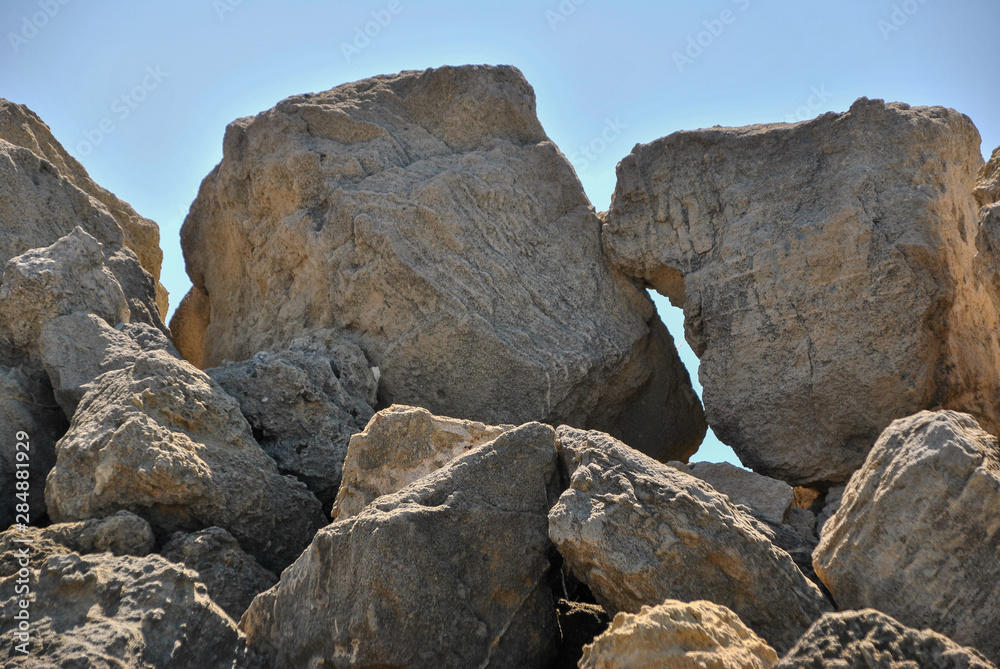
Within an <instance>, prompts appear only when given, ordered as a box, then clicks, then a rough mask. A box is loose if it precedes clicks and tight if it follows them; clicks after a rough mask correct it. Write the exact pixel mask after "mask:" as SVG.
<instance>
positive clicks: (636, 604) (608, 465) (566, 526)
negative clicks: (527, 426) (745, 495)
mask: <svg viewBox="0 0 1000 669" xmlns="http://www.w3.org/2000/svg"><path fill="white" fill-rule="evenodd" d="M558 442H559V446H560V449H561V452H560V458H561V461H562V464H563V467H564V468H565V470H566V471H567V472H569V475H570V488H569V490H567V491H566V492H564V493H563V494H562V496H561V497H560V498H559V502H558V503H557V504H556V505H555V506H554V507H553V508H552V511H551V512H550V513H549V536H550V537H551V538H552V541H553V543H554V544H555V545H556V548H557V549H558V550H559V552H560V553H561V554H562V556H563V558H564V559H565V560H566V564H567V565H568V567H569V568H570V569H571V570H572V572H573V574H574V575H576V576H577V577H578V578H579V579H580V580H582V581H583V582H584V583H586V584H587V585H588V586H589V587H590V589H591V590H592V591H593V593H594V596H595V597H596V598H597V600H598V602H599V603H601V604H602V605H603V606H604V607H605V609H607V610H608V611H609V612H610V613H615V612H619V611H626V612H630V613H637V612H639V610H640V609H641V608H642V607H643V606H647V605H648V606H652V605H655V604H657V603H660V602H662V601H663V600H665V599H680V600H683V601H693V600H696V599H707V600H710V601H713V602H716V603H718V604H721V605H723V606H726V607H728V608H730V609H732V610H733V611H734V612H736V614H737V615H739V617H740V618H741V619H742V620H743V621H744V622H745V623H746V624H747V625H748V626H750V628H751V629H753V630H754V631H755V632H757V634H760V635H761V636H762V637H764V638H765V639H766V640H767V641H768V643H770V644H771V645H772V646H774V647H775V648H776V649H777V650H779V651H784V650H787V649H788V648H790V647H791V646H792V645H793V644H794V643H795V641H796V640H797V639H798V637H799V636H800V635H801V634H802V633H803V632H804V631H805V630H806V629H807V628H808V627H809V625H810V624H812V622H813V621H814V620H815V619H816V618H818V617H819V616H820V615H822V614H823V613H824V612H825V611H828V610H830V606H829V605H828V604H827V602H826V601H825V599H824V598H823V595H822V593H821V592H820V591H819V589H818V588H817V587H816V586H815V585H813V584H812V583H810V582H809V581H808V580H807V579H806V578H805V577H804V576H803V574H802V572H801V571H799V569H798V568H797V567H796V566H795V564H794V563H793V562H792V558H791V557H789V555H788V553H786V552H785V551H783V550H780V549H779V548H777V547H776V546H774V545H773V544H772V543H771V541H769V540H768V538H767V537H765V536H764V535H763V534H761V533H760V532H759V531H758V530H757V529H756V528H755V524H754V521H753V520H752V519H750V518H749V517H748V516H747V515H746V514H744V513H743V512H742V511H740V510H739V509H737V508H736V507H735V506H733V504H732V503H731V502H730V501H729V499H728V498H727V497H725V496H724V495H721V494H719V493H718V492H716V491H715V490H714V489H713V488H712V487H711V486H709V485H708V484H706V483H704V482H702V481H700V480H698V479H696V478H694V477H693V476H690V475H688V474H684V473H682V472H679V471H677V470H676V469H674V468H673V467H669V466H667V465H664V464H661V463H658V462H656V461H654V460H652V459H650V458H648V457H646V456H644V455H642V454H641V453H639V452H637V451H635V450H633V449H631V448H629V447H628V446H626V445H625V444H622V443H621V442H618V441H617V440H615V439H613V438H611V437H609V436H608V435H606V434H602V433H600V432H584V431H581V430H576V429H573V428H567V427H560V428H559V431H558Z"/></svg>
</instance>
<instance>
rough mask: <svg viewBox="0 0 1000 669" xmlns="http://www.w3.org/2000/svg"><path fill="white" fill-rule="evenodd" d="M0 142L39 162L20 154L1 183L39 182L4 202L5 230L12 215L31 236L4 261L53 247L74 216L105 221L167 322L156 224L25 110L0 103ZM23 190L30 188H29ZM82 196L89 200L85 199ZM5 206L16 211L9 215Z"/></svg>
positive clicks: (0, 214) (3, 253)
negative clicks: (145, 278)
mask: <svg viewBox="0 0 1000 669" xmlns="http://www.w3.org/2000/svg"><path fill="white" fill-rule="evenodd" d="M0 140H3V141H5V142H6V143H9V144H11V145H13V147H20V148H22V149H26V150H27V152H30V153H31V154H33V155H34V158H29V157H28V156H27V155H26V152H17V153H18V154H19V156H18V159H17V160H14V161H11V163H10V164H8V165H6V166H5V167H6V169H0V173H5V174H4V177H3V178H0V183H2V182H4V181H6V182H7V183H8V184H9V183H12V181H13V179H12V177H13V176H14V175H20V176H22V177H25V176H26V177H28V178H29V179H30V178H31V177H35V178H34V179H31V182H32V183H31V187H28V188H25V189H23V190H21V189H9V190H8V194H10V193H11V191H13V192H14V193H18V194H24V193H28V194H29V195H28V197H27V198H23V199H21V198H11V199H6V200H5V199H4V198H0V202H2V203H3V204H0V220H2V221H3V223H4V225H3V226H2V227H4V228H6V227H7V224H8V220H7V219H8V214H11V215H19V216H20V218H21V221H20V222H17V223H16V225H17V226H18V228H17V235H14V237H15V238H16V237H17V236H20V235H21V234H23V233H25V232H27V233H28V234H29V235H31V236H32V239H31V241H30V242H28V241H27V239H25V240H24V242H22V243H21V244H20V245H15V247H14V250H10V249H8V248H7V244H8V243H9V242H10V241H13V240H11V239H10V238H8V239H6V240H2V241H0V249H2V250H0V260H2V261H6V260H7V258H10V257H12V256H14V255H19V254H20V253H23V252H24V251H26V250H28V249H29V248H37V247H40V246H48V245H49V244H51V243H52V242H54V241H55V240H56V239H57V238H58V237H62V236H63V235H65V234H66V233H68V232H69V231H70V230H72V229H73V226H74V225H76V224H77V223H74V224H73V225H71V226H70V227H69V228H65V227H59V226H60V224H62V222H63V221H65V220H66V219H72V217H73V216H74V215H75V214H79V213H84V216H82V217H81V218H83V219H85V218H91V219H92V220H94V219H97V218H102V219H104V221H105V222H102V223H100V224H99V226H98V229H107V230H108V232H109V236H110V237H113V238H114V239H115V240H116V241H118V242H119V243H120V244H121V245H123V246H124V247H125V248H127V249H129V251H131V252H132V253H133V254H134V255H135V257H136V260H137V261H138V262H139V264H140V267H141V268H142V269H143V270H144V271H145V272H146V273H147V274H148V275H149V278H150V279H152V281H153V291H154V298H153V302H152V303H149V304H150V305H151V306H155V307H156V309H155V312H156V313H155V316H156V318H157V319H159V318H162V317H163V316H165V315H166V313H167V297H168V296H167V291H166V289H165V288H164V287H163V286H162V285H161V284H160V283H159V278H160V266H161V264H162V262H163V251H161V250H160V229H159V227H158V226H157V225H156V223H155V222H153V221H151V220H149V219H148V218H145V217H143V216H140V215H139V214H137V213H136V212H135V210H134V209H132V207H131V206H129V204H128V203H126V202H123V201H121V200H120V199H118V198H117V197H115V196H114V195H113V194H112V193H110V192H108V191H107V190H105V189H104V188H102V187H101V186H99V185H98V184H96V183H95V182H94V181H93V180H92V179H91V178H90V175H88V174H87V170H86V169H84V167H83V165H81V164H80V163H79V162H78V161H77V160H76V159H75V158H73V157H72V156H70V155H69V153H67V152H66V150H65V149H64V148H63V146H62V144H60V143H59V142H58V141H57V140H56V138H55V137H54V136H53V135H52V131H51V130H50V129H49V127H48V126H47V125H46V124H45V123H44V122H43V121H42V120H41V119H40V118H39V117H38V115H37V114H35V113H34V112H33V111H31V110H30V109H28V108H27V107H26V106H24V105H19V104H16V103H13V102H11V101H9V100H4V99H2V98H0ZM13 147H11V146H4V145H3V144H0V153H3V152H8V153H10V151H11V149H12V148H13ZM4 162H7V161H4ZM13 166H17V167H13ZM56 181H65V182H66V184H63V185H60V186H57V187H54V185H55V182H56ZM43 182H48V185H43ZM21 185H22V186H27V183H22V184H21ZM67 185H71V186H72V188H68V187H66V186H67ZM32 187H33V188H34V189H38V190H39V191H40V192H39V193H37V195H36V196H34V197H32V195H30V194H31V192H32V189H33V188H32ZM0 188H2V187H0ZM5 190H6V189H5ZM53 194H55V195H57V196H58V197H57V199H59V200H65V201H75V202H76V207H73V208H71V209H70V210H68V211H64V210H63V209H62V208H61V207H60V206H53V205H54V204H55V202H53V200H52V199H50V198H48V197H43V196H46V195H53ZM81 194H82V195H83V196H85V197H81ZM31 199H34V200H35V202H36V203H37V204H35V205H31V204H28V202H26V200H31ZM13 203H17V204H18V206H22V207H23V206H25V205H27V208H26V209H17V208H15V207H13V206H12V205H13ZM42 203H44V204H42ZM5 205H6V206H9V207H11V209H10V210H7V211H5V210H4V206H5ZM102 210H103V211H102ZM25 213H32V214H38V215H34V216H28V217H25V216H23V214H25ZM108 216H110V218H111V219H113V222H114V224H115V225H116V226H117V227H118V228H119V231H118V232H112V231H111V230H112V229H113V227H114V226H112V225H109V224H108V223H107V217H108ZM84 228H85V229H86V230H87V231H88V232H90V233H91V234H92V235H94V236H95V237H97V238H98V239H99V240H101V241H111V239H108V238H102V235H101V234H99V233H98V232H96V231H95V230H94V229H92V228H90V227H89V226H87V225H84ZM2 237H4V235H2V234H0V238H2ZM15 244H16V242H15ZM25 244H27V245H25ZM123 283H124V282H123Z"/></svg>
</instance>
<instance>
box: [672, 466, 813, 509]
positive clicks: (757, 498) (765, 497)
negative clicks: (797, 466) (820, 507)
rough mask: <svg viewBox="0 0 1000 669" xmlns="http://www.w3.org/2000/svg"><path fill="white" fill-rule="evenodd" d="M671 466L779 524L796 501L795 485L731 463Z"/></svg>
mask: <svg viewBox="0 0 1000 669" xmlns="http://www.w3.org/2000/svg"><path fill="white" fill-rule="evenodd" d="M668 464H669V465H670V466H671V467H674V468H676V469H680V470H681V471H682V472H686V473H688V474H691V475H692V476H694V477H696V478H699V479H701V480H702V481H705V482H706V483H708V484H709V485H710V486H712V487H713V488H715V489H716V490H718V491H719V492H721V493H722V494H723V495H726V496H727V497H729V499H730V501H732V503H733V504H745V505H747V506H749V507H751V508H753V509H755V510H756V511H757V512H758V513H761V514H763V515H765V516H767V517H768V518H770V519H771V520H772V521H774V522H776V523H781V522H784V520H785V516H786V515H787V514H788V510H789V509H790V508H791V506H792V502H793V501H794V500H795V493H794V491H793V490H792V486H790V485H788V484H787V483H785V482H784V481H779V480H777V479H772V478H770V477H769V476H762V475H761V474H757V473H754V472H751V471H749V470H746V469H743V468H742V467H737V466H736V465H731V464H729V463H728V462H692V463H691V464H688V465H685V464H684V463H683V462H670V463H668Z"/></svg>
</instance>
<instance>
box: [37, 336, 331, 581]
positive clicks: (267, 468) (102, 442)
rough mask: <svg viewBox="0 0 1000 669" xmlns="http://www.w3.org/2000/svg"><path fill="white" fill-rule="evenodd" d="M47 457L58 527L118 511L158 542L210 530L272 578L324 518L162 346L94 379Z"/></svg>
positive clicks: (222, 401)
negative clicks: (145, 526) (222, 533)
mask: <svg viewBox="0 0 1000 669" xmlns="http://www.w3.org/2000/svg"><path fill="white" fill-rule="evenodd" d="M56 452H57V460H56V466H55V467H54V468H53V470H52V472H51V473H50V474H49V477H48V481H47V484H46V487H45V500H46V502H47V504H48V508H49V515H50V516H51V517H52V519H53V520H55V521H57V522H63V521H69V520H82V519H86V518H92V517H98V516H104V515H107V514H109V513H113V512H115V511H118V510H120V509H126V510H129V511H132V512H134V513H136V514H138V515H140V516H142V517H143V518H145V519H146V520H148V521H149V523H150V524H151V525H152V526H153V529H154V531H155V532H156V533H157V535H158V536H159V537H161V538H164V537H167V536H169V535H170V534H172V533H173V532H176V531H186V532H191V531H196V530H200V529H204V528H206V527H211V526H218V527H222V528H224V529H226V530H228V531H229V532H230V533H232V535H233V536H234V537H236V538H237V540H238V541H239V542H240V545H241V546H242V547H243V548H244V550H246V551H247V552H248V553H250V554H251V555H253V556H254V557H255V558H256V559H257V560H258V561H259V562H260V563H261V564H262V565H264V566H265V567H267V568H269V569H271V570H274V571H276V570H280V569H282V568H284V567H285V566H287V565H288V564H290V563H291V562H292V561H293V560H294V559H295V558H296V557H298V555H299V553H300V552H301V551H302V549H303V548H305V546H306V545H308V543H309V541H310V539H312V536H313V534H314V533H315V531H316V530H317V529H319V528H320V527H322V526H323V525H324V524H325V522H326V521H325V518H324V516H323V514H322V511H321V507H320V503H319V501H318V500H317V499H316V498H315V497H314V496H313V495H312V494H311V493H310V492H309V491H308V490H306V488H305V486H304V485H303V484H302V483H299V482H298V481H295V480H294V479H293V478H291V477H289V476H281V475H280V474H279V473H278V469H277V466H276V465H275V464H274V461H273V460H271V458H269V457H268V456H267V454H266V453H264V451H263V450H261V448H260V447H259V446H258V445H257V443H256V442H255V441H254V440H253V437H252V435H251V433H250V426H249V425H248V424H247V422H246V420H244V418H243V416H242V415H241V414H240V410H239V405H238V404H237V403H236V401H235V400H234V399H232V398H231V397H229V396H228V395H226V394H225V393H224V392H223V391H222V389H221V388H219V387H218V386H217V385H215V384H214V383H213V382H212V381H211V379H209V377H208V376H206V375H205V373H204V372H201V371H199V370H197V369H195V368H194V367H193V366H191V365H190V364H189V363H187V362H185V361H183V360H179V359H177V358H175V357H173V356H171V355H170V354H169V353H167V352H165V351H148V352H147V351H144V352H142V353H141V354H139V355H138V356H137V357H136V359H135V362H134V363H133V365H132V366H131V367H128V368H126V369H121V370H117V371H111V372H107V373H105V374H103V375H102V376H100V377H99V378H98V379H97V381H96V382H95V383H94V385H93V388H92V389H91V390H90V391H89V392H88V393H87V394H86V395H85V396H84V398H83V401H82V402H81V403H80V405H79V407H78V408H77V411H76V413H75V414H74V416H73V421H72V423H71V425H70V429H69V431H68V432H67V433H66V435H65V436H64V437H63V438H62V439H61V440H60V441H59V443H58V444H57V446H56Z"/></svg>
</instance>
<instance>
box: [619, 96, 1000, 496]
mask: <svg viewBox="0 0 1000 669" xmlns="http://www.w3.org/2000/svg"><path fill="white" fill-rule="evenodd" d="M979 144H980V138H979V133H978V132H977V130H976V128H975V127H974V126H973V124H972V122H971V121H970V120H969V119H968V118H967V117H966V116H964V115H962V114H959V113H957V112H955V111H953V110H950V109H945V108H943V107H910V106H909V105H906V104H902V103H890V104H886V103H884V102H882V101H881V100H868V99H865V98H861V99H859V100H858V101H857V102H855V103H854V104H853V105H852V106H851V108H850V110H849V111H847V112H845V113H840V114H835V113H829V114H824V115H822V116H820V117H818V118H816V119H814V120H811V121H804V122H801V123H794V124H783V123H782V124H771V125H754V126H748V127H743V128H721V127H716V128H710V129H706V130H696V131H685V132H678V133H674V134H672V135H670V136H668V137H664V138H662V139H658V140H656V141H654V142H652V143H650V144H644V145H639V146H637V147H636V148H635V149H633V151H632V153H631V154H630V155H628V156H626V157H625V158H624V159H623V160H622V161H621V162H620V163H619V165H618V183H617V186H616V189H615V193H614V196H613V198H612V202H611V207H610V210H609V211H608V214H607V217H606V220H605V223H604V229H603V238H604V241H605V244H606V246H607V248H608V250H609V253H610V256H611V257H612V259H613V262H615V263H616V264H617V266H618V267H620V268H621V269H622V270H623V271H624V272H625V273H626V274H628V275H629V276H631V277H634V278H636V279H638V280H641V281H643V282H645V284H646V285H649V286H652V287H654V288H656V290H658V291H659V292H660V293H663V294H664V295H666V296H667V297H669V298H670V300H671V301H672V302H673V303H674V304H675V305H677V306H682V307H683V308H684V321H685V335H686V337H687V341H688V343H689V344H690V345H691V347H692V348H693V349H694V351H695V352H696V353H697V354H698V355H699V357H700V358H701V366H700V368H699V377H700V379H701V382H702V386H703V388H704V393H703V400H704V403H705V412H706V415H707V418H708V422H709V424H710V425H711V426H712V429H713V430H714V432H715V434H716V435H718V437H719V439H720V440H722V441H723V442H724V443H726V444H729V445H730V446H732V447H733V449H734V450H735V451H736V453H737V455H738V456H739V457H740V460H741V461H742V462H743V463H744V464H745V465H746V466H748V467H749V468H751V469H753V470H754V471H756V472H759V473H761V474H766V475H768V476H772V477H774V478H778V479H782V480H784V481H787V482H789V483H792V484H793V485H806V484H822V485H823V486H825V485H828V484H831V483H833V484H837V483H844V482H846V481H847V479H848V478H849V477H850V475H851V473H852V472H853V471H854V470H856V469H857V468H858V467H860V466H861V464H862V463H863V462H864V460H865V456H866V455H867V453H868V450H869V449H870V448H871V446H872V444H873V443H874V442H875V440H876V439H877V438H878V435H879V434H880V433H881V431H882V430H883V429H885V428H886V427H887V426H888V425H889V423H890V422H892V421H893V420H894V419H897V418H902V417H904V416H908V415H911V414H913V413H915V412H917V411H920V410H922V409H929V408H935V407H939V406H940V407H945V408H954V409H958V410H963V411H968V412H971V413H975V414H976V415H977V416H979V417H981V418H982V419H983V420H985V421H986V424H987V425H989V426H991V428H992V429H995V428H996V427H998V426H1000V423H998V420H997V419H998V416H1000V413H998V412H1000V341H998V340H997V338H996V337H995V336H993V333H995V332H996V331H997V330H998V328H1000V318H998V316H997V309H996V308H995V307H994V306H993V304H992V303H991V301H990V300H989V299H988V295H987V294H986V292H985V288H984V286H983V285H982V282H981V281H979V280H977V278H976V276H975V273H974V271H973V257H974V256H975V254H976V247H975V243H974V242H975V237H976V233H975V230H976V211H977V207H976V205H975V202H974V201H973V199H972V197H971V193H972V190H973V187H974V184H975V180H976V174H977V170H979V168H980V167H981V166H982V164H983V160H982V155H981V154H980V151H979Z"/></svg>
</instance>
